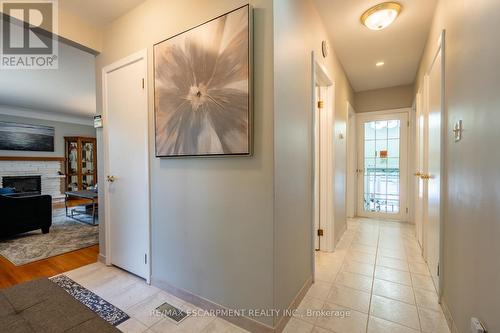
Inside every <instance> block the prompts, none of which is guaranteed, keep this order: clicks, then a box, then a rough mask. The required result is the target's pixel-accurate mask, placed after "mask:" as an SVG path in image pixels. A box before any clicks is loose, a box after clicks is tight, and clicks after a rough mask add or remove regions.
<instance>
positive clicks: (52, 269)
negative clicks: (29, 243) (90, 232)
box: [0, 245, 99, 289]
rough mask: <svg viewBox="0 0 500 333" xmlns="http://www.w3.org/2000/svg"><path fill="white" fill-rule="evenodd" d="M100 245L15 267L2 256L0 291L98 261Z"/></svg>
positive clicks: (0, 260)
mask: <svg viewBox="0 0 500 333" xmlns="http://www.w3.org/2000/svg"><path fill="white" fill-rule="evenodd" d="M98 254H99V245H94V246H91V247H88V248H85V249H80V250H77V251H73V252H69V253H64V254H61V255H58V256H55V257H51V258H47V259H44V260H40V261H36V262H32V263H29V264H26V265H23V266H15V265H14V264H12V263H11V262H10V261H8V260H7V259H5V258H4V257H2V256H0V289H3V288H8V287H11V286H13V285H16V284H20V283H23V282H27V281H31V280H33V279H36V278H41V277H51V276H53V275H57V274H61V273H64V272H67V271H70V270H73V269H75V268H78V267H81V266H85V265H88V264H92V263H94V262H96V261H97V256H98Z"/></svg>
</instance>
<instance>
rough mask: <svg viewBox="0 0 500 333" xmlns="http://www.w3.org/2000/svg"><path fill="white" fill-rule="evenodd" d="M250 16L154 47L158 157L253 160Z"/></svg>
mask: <svg viewBox="0 0 500 333" xmlns="http://www.w3.org/2000/svg"><path fill="white" fill-rule="evenodd" d="M250 10H251V9H250V6H249V5H247V6H244V7H241V8H238V9H236V10H233V11H231V12H229V13H226V14H224V15H222V16H219V17H217V18H215V19H213V20H211V21H208V22H206V23H203V24H201V25H199V26H197V27H194V28H192V29H190V30H187V31H185V32H182V33H180V34H178V35H176V36H173V37H171V38H169V39H167V40H165V41H162V42H160V43H158V44H156V45H155V46H154V73H155V140H156V156H157V157H181V156H217V155H250V154H251V150H252V136H251V128H252V124H251V122H252V112H251V75H250V73H251V66H250V64H251V37H250V31H251V30H250V29H251V24H250V22H251V12H250Z"/></svg>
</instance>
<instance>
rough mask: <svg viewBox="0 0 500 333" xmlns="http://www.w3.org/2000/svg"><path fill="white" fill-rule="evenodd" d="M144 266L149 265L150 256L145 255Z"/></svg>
mask: <svg viewBox="0 0 500 333" xmlns="http://www.w3.org/2000/svg"><path fill="white" fill-rule="evenodd" d="M144 264H145V265H147V264H148V255H147V254H146V253H144Z"/></svg>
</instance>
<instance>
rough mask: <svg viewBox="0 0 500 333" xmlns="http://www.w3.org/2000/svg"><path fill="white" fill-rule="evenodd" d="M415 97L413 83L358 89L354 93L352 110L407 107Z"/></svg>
mask: <svg viewBox="0 0 500 333" xmlns="http://www.w3.org/2000/svg"><path fill="white" fill-rule="evenodd" d="M414 99H415V95H414V87H413V85H412V84H411V85H405V86H397V87H390V88H382V89H375V90H367V91H360V92H357V93H355V94H354V105H353V107H354V110H355V111H356V112H358V113H359V112H370V111H381V110H393V109H402V108H409V107H411V106H412V105H413V100H414Z"/></svg>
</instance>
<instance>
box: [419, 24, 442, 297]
mask: <svg viewBox="0 0 500 333" xmlns="http://www.w3.org/2000/svg"><path fill="white" fill-rule="evenodd" d="M438 56H441V142H440V145H441V159H440V160H441V161H440V163H441V165H440V169H441V170H440V172H441V178H440V179H441V183H440V184H439V185H440V186H439V187H440V196H441V198H440V206H439V255H438V258H439V263H438V264H439V276H438V281H439V286H438V288H437V289H438V290H437V294H438V299H439V302H440V303H441V299H442V296H443V290H444V288H443V287H444V285H443V284H444V278H443V276H444V274H443V273H444V269H443V267H444V231H445V219H444V212H445V207H446V198H447V195H446V194H447V173H446V151H447V149H446V144H447V138H448V131H447V129H448V115H447V112H446V110H447V107H446V30H442V31H441V34H440V35H439V37H438V41H437V47H436V49H435V51H434V53H433V57H432V60H431V62H430V63H429V66H428V67H427V69H426V71H425V76H424V99H423V101H424V105H425V106H424V107H425V111H426V113H427V116H428V114H429V110H428V107H429V73H430V71H431V70H432V68H433V66H434V63H435V62H436V60H437V58H438ZM427 128H428V124H427ZM426 135H427V136H428V132H427V134H426ZM426 173H428V170H426ZM427 186H428V185H427ZM425 226H426V225H425V224H424V233H425V234H426V233H427V231H426V230H425ZM425 243H426V242H425V240H424V244H425ZM425 248H426V247H425V246H424V249H425ZM424 253H425V256H424V258H426V259H427V253H426V250H424Z"/></svg>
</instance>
